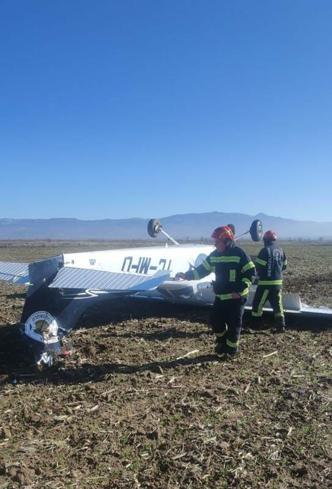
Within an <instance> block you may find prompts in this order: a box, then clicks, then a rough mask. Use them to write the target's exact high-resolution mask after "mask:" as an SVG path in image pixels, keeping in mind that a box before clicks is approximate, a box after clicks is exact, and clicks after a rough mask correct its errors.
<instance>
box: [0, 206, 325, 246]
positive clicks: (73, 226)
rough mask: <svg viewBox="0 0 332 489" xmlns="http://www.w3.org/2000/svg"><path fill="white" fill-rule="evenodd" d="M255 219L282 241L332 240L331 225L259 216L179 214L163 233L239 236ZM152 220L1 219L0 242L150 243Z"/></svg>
mask: <svg viewBox="0 0 332 489" xmlns="http://www.w3.org/2000/svg"><path fill="white" fill-rule="evenodd" d="M254 219H260V220H261V221H262V222H263V227H264V229H265V230H266V229H273V230H275V231H276V232H277V234H278V236H279V237H280V238H282V239H299V238H302V239H320V238H321V239H324V240H325V239H332V222H314V221H297V220H294V219H287V218H283V217H274V216H268V215H265V214H262V213H260V214H257V215H255V216H250V215H247V214H239V213H226V212H207V213H201V214H177V215H173V216H168V217H164V218H161V219H160V221H161V223H162V225H163V227H164V229H165V230H166V231H167V233H169V234H170V235H171V236H173V237H174V238H175V239H189V240H190V239H202V238H209V237H210V235H211V232H212V230H213V229H214V228H215V227H217V226H221V225H224V224H229V223H232V224H234V225H235V228H236V232H237V233H238V234H240V233H242V232H245V231H247V230H248V229H249V227H250V223H251V222H252V221H253V220H254ZM148 221H149V219H144V218H130V219H102V220H81V219H74V218H53V219H7V218H0V239H2V240H8V239H10V240H11V239H13V240H14V239H25V240H35V239H38V240H43V239H61V240H66V239H68V240H83V239H96V240H119V239H130V240H132V239H148V238H149V237H148V234H147V231H146V229H147V223H148Z"/></svg>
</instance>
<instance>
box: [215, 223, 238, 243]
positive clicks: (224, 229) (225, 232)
mask: <svg viewBox="0 0 332 489" xmlns="http://www.w3.org/2000/svg"><path fill="white" fill-rule="evenodd" d="M211 238H213V239H230V240H231V241H233V240H234V233H233V231H232V229H231V228H230V227H229V226H220V227H219V228H216V229H215V230H214V231H213V233H212V234H211Z"/></svg>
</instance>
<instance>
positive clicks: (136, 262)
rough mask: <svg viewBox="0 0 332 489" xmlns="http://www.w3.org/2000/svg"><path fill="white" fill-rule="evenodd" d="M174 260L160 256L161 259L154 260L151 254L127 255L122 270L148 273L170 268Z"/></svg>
mask: <svg viewBox="0 0 332 489" xmlns="http://www.w3.org/2000/svg"><path fill="white" fill-rule="evenodd" d="M171 265H172V260H169V259H167V258H160V259H159V261H157V260H156V261H154V262H153V258H151V257H150V256H140V257H138V258H135V259H134V257H133V256H126V257H125V258H124V260H123V263H122V267H121V271H122V272H127V273H128V272H133V273H141V274H144V275H148V274H149V273H152V272H154V271H157V270H170V269H171Z"/></svg>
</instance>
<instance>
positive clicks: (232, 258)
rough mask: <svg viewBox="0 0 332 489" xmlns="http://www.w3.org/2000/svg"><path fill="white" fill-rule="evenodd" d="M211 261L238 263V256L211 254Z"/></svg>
mask: <svg viewBox="0 0 332 489" xmlns="http://www.w3.org/2000/svg"><path fill="white" fill-rule="evenodd" d="M210 260H211V263H240V260H241V258H240V257H239V256H211V258H210Z"/></svg>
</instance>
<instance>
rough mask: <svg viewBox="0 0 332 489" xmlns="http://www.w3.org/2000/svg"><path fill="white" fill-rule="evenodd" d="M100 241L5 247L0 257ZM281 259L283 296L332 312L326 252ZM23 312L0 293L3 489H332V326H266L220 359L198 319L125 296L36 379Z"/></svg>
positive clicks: (293, 249) (304, 248)
mask: <svg viewBox="0 0 332 489" xmlns="http://www.w3.org/2000/svg"><path fill="white" fill-rule="evenodd" d="M110 245H111V246H112V247H114V246H116V245H115V244H114V243H112V244H109V243H97V244H96V243H84V242H83V243H66V242H62V243H52V242H47V243H46V242H45V243H44V242H38V243H22V242H8V243H6V242H3V243H2V244H1V243H0V260H12V261H15V260H19V258H20V259H21V261H30V260H34V259H37V258H42V257H45V256H52V255H55V254H58V253H59V252H60V250H63V251H66V252H69V251H86V250H87V249H96V248H97V247H99V249H102V248H106V247H109V246H110ZM244 248H245V249H246V250H247V251H248V252H249V253H251V254H252V256H254V255H255V254H257V252H258V249H259V248H258V246H257V245H256V244H248V243H247V244H244ZM284 249H285V251H286V254H287V255H288V258H289V270H288V271H287V273H286V275H285V290H287V291H297V292H300V293H301V297H302V299H303V300H304V302H307V303H308V304H312V305H318V306H319V305H322V306H324V305H325V306H329V307H332V245H331V244H325V245H324V244H323V243H302V244H299V243H285V244H284ZM23 302H24V290H23V289H22V288H21V287H11V286H8V285H6V284H2V285H1V284H0V489H5V488H6V489H11V488H26V489H29V488H43V489H44V488H47V487H51V488H52V489H60V488H80V489H81V488H83V489H84V488H92V489H97V488H98V489H99V488H101V489H106V488H108V489H111V488H115V489H116V488H128V489H129V488H130V489H132V488H134V489H135V488H137V489H138V488H141V489H144V488H151V489H152V488H153V489H176V488H181V489H183V488H190V489H191V488H192V489H194V488H195V489H198V488H209V489H212V488H213V489H219V488H233V487H234V488H241V489H242V488H243V489H244V488H269V489H272V488H275V489H276V488H278V489H279V488H304V489H309V488H310V489H324V488H328V487H331V484H332V477H331V468H330V467H331V411H330V405H329V399H330V398H331V368H330V364H331V356H332V349H331V333H330V331H331V330H322V329H318V328H312V329H301V328H300V329H292V328H289V329H288V330H287V332H286V333H285V334H283V335H273V334H272V333H271V332H270V329H269V326H271V323H269V322H268V320H264V321H263V322H262V324H261V327H260V329H257V330H255V331H251V332H244V333H243V335H242V337H241V353H240V355H239V356H237V357H235V358H234V359H232V360H226V361H222V360H220V359H219V358H218V357H217V356H215V355H214V353H213V336H212V334H211V332H210V329H209V326H208V311H207V310H205V309H193V308H188V307H185V308H184V307H174V306H170V305H167V304H166V305H158V304H148V305H147V304H143V303H139V302H135V304H134V303H133V302H132V301H128V300H126V301H123V302H121V303H118V304H116V305H114V307H112V309H111V310H107V309H106V310H105V308H103V309H100V308H98V309H97V310H95V311H90V313H89V314H88V315H86V316H85V317H84V318H83V319H82V321H81V322H80V327H79V329H77V330H75V331H74V332H73V334H72V335H71V341H72V343H73V346H74V354H73V355H72V356H70V357H67V358H65V359H64V360H63V362H62V363H61V364H59V365H58V366H57V367H56V368H54V369H52V370H49V371H46V372H37V371H36V370H35V369H34V367H33V365H32V363H31V358H30V356H29V354H28V352H27V351H26V349H25V346H24V345H23V344H22V343H21V340H20V335H19V332H18V321H19V319H20V313H21V310H22V305H23Z"/></svg>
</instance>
